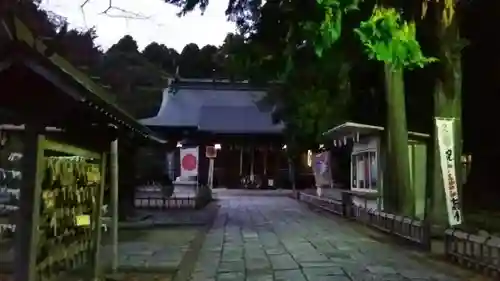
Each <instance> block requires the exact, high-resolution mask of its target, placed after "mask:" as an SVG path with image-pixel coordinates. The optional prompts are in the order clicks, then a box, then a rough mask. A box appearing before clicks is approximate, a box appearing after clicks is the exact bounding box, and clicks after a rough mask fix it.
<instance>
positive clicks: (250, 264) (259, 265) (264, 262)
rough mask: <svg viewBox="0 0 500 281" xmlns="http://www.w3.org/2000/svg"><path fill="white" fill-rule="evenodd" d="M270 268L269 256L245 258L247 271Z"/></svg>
mask: <svg viewBox="0 0 500 281" xmlns="http://www.w3.org/2000/svg"><path fill="white" fill-rule="evenodd" d="M270 268H271V263H270V262H269V260H268V259H267V257H264V258H249V259H245V269H246V270H247V271H255V270H265V269H270Z"/></svg>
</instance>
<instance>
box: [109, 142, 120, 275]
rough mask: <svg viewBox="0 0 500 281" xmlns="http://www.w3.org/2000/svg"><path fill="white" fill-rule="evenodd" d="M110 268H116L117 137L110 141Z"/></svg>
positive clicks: (115, 269) (114, 270)
mask: <svg viewBox="0 0 500 281" xmlns="http://www.w3.org/2000/svg"><path fill="white" fill-rule="evenodd" d="M110 158H111V159H110V160H111V161H110V162H111V163H110V167H111V173H110V175H111V222H112V223H111V244H112V255H111V256H112V259H111V269H112V270H113V272H116V271H117V269H118V215H119V214H118V186H119V184H118V181H119V179H118V139H115V140H113V141H112V142H111V157H110Z"/></svg>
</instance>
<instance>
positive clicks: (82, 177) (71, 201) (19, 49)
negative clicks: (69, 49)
mask: <svg viewBox="0 0 500 281" xmlns="http://www.w3.org/2000/svg"><path fill="white" fill-rule="evenodd" d="M0 85H1V86H2V90H1V91H0V98H1V102H0V165H1V166H0V171H1V173H0V174H1V175H2V177H1V179H0V180H1V181H2V182H1V186H0V191H2V192H3V191H7V192H6V193H7V194H10V195H12V197H13V199H14V200H10V198H8V199H9V200H4V201H0V207H2V206H3V207H5V206H8V207H10V208H4V209H2V208H0V279H1V280H16V281H35V280H60V278H66V279H70V280H71V279H73V278H72V277H71V274H72V273H75V270H78V269H84V270H83V271H81V272H79V274H81V273H84V275H85V276H82V275H79V278H78V280H80V279H82V280H98V279H99V280H100V279H102V276H100V275H101V273H102V272H103V271H104V268H103V267H104V266H103V264H106V263H105V262H104V261H102V260H101V256H102V255H101V254H100V248H101V236H102V228H101V218H102V215H103V208H102V207H103V202H104V198H103V197H104V192H105V190H106V189H107V188H109V186H110V185H111V186H113V185H114V186H115V187H116V188H115V189H114V190H117V181H116V178H117V175H116V174H115V173H109V170H108V169H107V168H106V167H107V166H109V165H108V164H107V162H110V160H109V159H110V158H111V162H112V164H115V166H117V160H116V158H115V157H109V155H110V151H111V147H112V145H111V143H115V144H116V142H115V140H116V139H118V138H119V139H134V140H139V141H140V142H150V141H153V142H155V143H164V141H162V140H161V139H159V138H157V137H155V136H154V134H153V132H152V131H151V130H149V129H148V128H146V127H145V126H143V125H141V124H140V123H138V122H137V121H136V120H135V119H134V118H132V117H131V116H130V115H128V114H127V113H126V112H125V111H123V110H121V109H120V108H119V107H117V106H116V105H115V104H114V103H113V102H111V101H110V99H109V97H108V96H107V93H106V92H105V90H104V89H103V88H102V87H100V86H99V85H97V84H96V83H94V82H93V81H92V80H91V79H90V78H89V77H88V76H87V75H85V74H84V73H82V72H81V71H79V70H77V69H76V68H75V67H74V66H72V65H71V64H70V63H69V62H68V61H66V60H65V59H64V58H62V57H61V56H59V55H58V54H57V53H56V52H55V50H54V46H53V42H51V39H47V38H37V35H36V34H33V33H32V32H31V31H30V29H29V28H28V27H27V26H26V25H25V24H24V23H23V22H22V21H21V19H20V18H19V16H18V15H17V13H16V11H15V9H14V7H9V6H7V8H5V6H2V5H0ZM115 155H116V154H115ZM113 158H114V159H113ZM114 171H116V169H115V170H114ZM19 175H21V176H19ZM108 176H110V178H111V179H114V180H111V182H110V181H109V180H107V177H108ZM16 194H17V195H16ZM114 194H115V195H117V192H114ZM2 199H5V197H3V198H2ZM113 205H115V206H116V204H113ZM11 211H12V212H11ZM10 213H13V214H12V215H11V214H10ZM111 213H112V214H113V217H114V218H117V216H116V213H117V212H116V210H113V211H112V212H111ZM4 215H6V216H4ZM5 218H6V219H7V221H6V222H5V221H3V220H4V219H5ZM113 224H114V225H115V227H114V228H113V229H114V231H113V233H114V234H113V235H112V237H113V238H112V240H113V241H114V245H115V246H116V245H117V222H116V220H113ZM6 225H7V227H5V226H6ZM11 225H14V227H10V226H11ZM6 228H9V229H10V234H9V235H4V234H5V233H6V231H4V230H5V229H6ZM113 252H114V253H116V252H117V251H114V250H113ZM114 256H115V257H116V256H117V255H114ZM5 274H6V275H5ZM12 277H13V278H12ZM4 278H6V279H4ZM75 280H76V278H75Z"/></svg>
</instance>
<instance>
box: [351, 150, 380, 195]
mask: <svg viewBox="0 0 500 281" xmlns="http://www.w3.org/2000/svg"><path fill="white" fill-rule="evenodd" d="M377 173H378V171H377V154H376V152H375V151H365V152H359V153H356V154H353V155H352V157H351V179H352V186H351V188H352V189H357V190H360V191H369V190H377V176H378V174H377Z"/></svg>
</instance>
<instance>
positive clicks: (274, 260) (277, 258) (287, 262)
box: [269, 254, 299, 270]
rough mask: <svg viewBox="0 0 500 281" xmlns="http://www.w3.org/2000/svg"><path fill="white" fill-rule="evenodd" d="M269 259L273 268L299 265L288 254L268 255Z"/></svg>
mask: <svg viewBox="0 0 500 281" xmlns="http://www.w3.org/2000/svg"><path fill="white" fill-rule="evenodd" d="M269 260H270V261H271V265H272V267H273V269H274V270H283V269H295V268H299V265H298V264H297V263H296V262H295V261H294V260H293V258H292V256H290V255H288V254H285V255H273V256H269Z"/></svg>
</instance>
